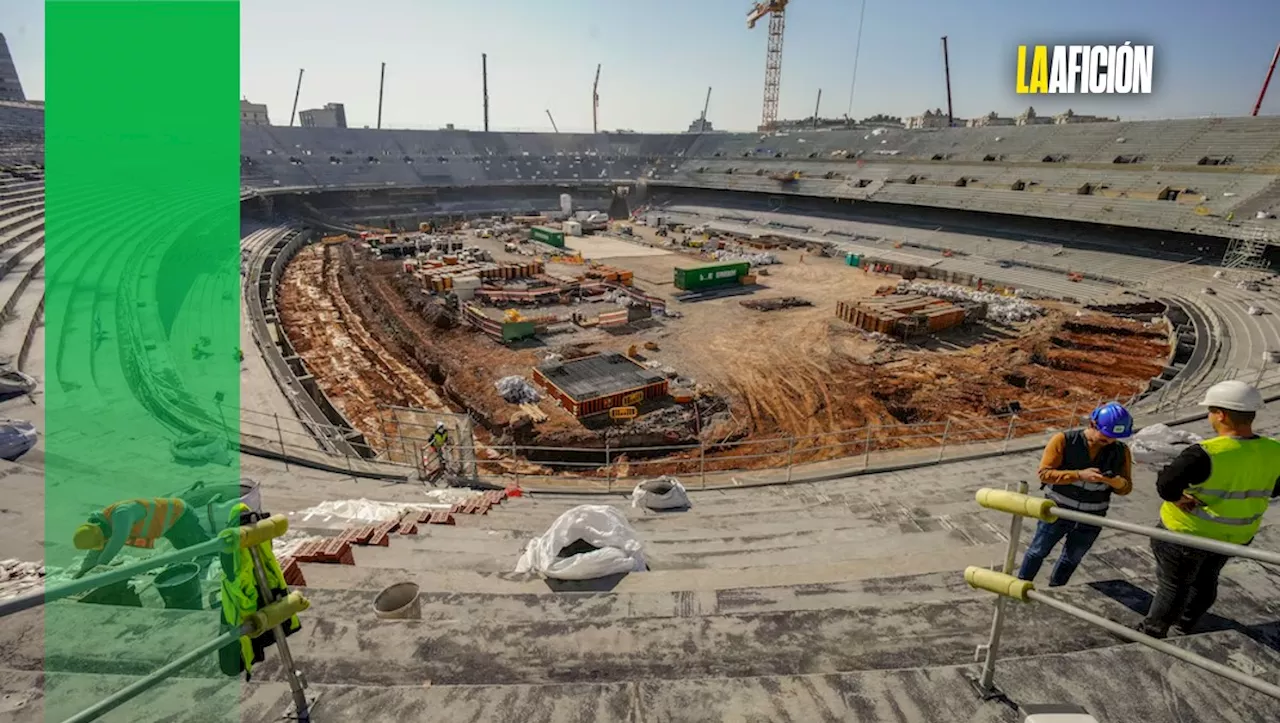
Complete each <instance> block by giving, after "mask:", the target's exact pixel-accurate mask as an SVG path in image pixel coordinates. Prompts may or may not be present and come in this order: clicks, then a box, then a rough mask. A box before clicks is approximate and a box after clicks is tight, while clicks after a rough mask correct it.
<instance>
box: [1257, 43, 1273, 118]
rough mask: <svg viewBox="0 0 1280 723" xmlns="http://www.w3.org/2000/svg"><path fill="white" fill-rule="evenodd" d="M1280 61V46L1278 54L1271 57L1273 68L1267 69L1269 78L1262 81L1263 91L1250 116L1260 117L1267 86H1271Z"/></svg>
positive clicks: (1259, 94)
mask: <svg viewBox="0 0 1280 723" xmlns="http://www.w3.org/2000/svg"><path fill="white" fill-rule="evenodd" d="M1277 61H1280V45H1277V46H1276V54H1275V55H1273V56H1271V67H1269V68H1267V77H1266V78H1264V79H1263V81H1262V91H1261V92H1259V93H1258V102H1257V103H1254V104H1253V112H1252V113H1250V114H1249V115H1255V116H1256V115H1258V109H1259V108H1261V107H1262V99H1263V98H1266V97H1267V86H1268V85H1271V75H1272V74H1273V73H1275V72H1276V62H1277Z"/></svg>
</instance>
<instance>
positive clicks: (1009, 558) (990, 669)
mask: <svg viewBox="0 0 1280 723" xmlns="http://www.w3.org/2000/svg"><path fill="white" fill-rule="evenodd" d="M1018 492H1019V493H1021V494H1024V495H1025V494H1026V493H1027V483H1026V481H1020V482H1018ZM1021 538H1022V515H1013V521H1012V522H1010V523H1009V547H1008V548H1006V549H1005V553H1004V566H1003V567H1002V568H1001V569H1000V571H1001V572H1003V573H1004V574H1006V575H1012V574H1013V563H1014V560H1015V559H1017V556H1018V545H1019V543H1020V542H1021ZM1005 602H1006V600H1005V596H1004V595H997V596H996V609H995V613H994V614H993V615H992V616H991V637H989V638H987V644H986V645H985V646H979V647H978V651H979V652H982V651H983V649H984V648H985V649H986V654H987V657H986V660H984V661H983V663H982V676H981V677H980V678H978V693H979V694H980V695H982V699H983V700H991V699H992V698H997V697H999V696H1000V691H999V690H997V689H996V688H995V687H994V686H992V684H991V681H992V679H993V678H994V677H995V674H996V658H997V657H998V656H999V655H1000V634H1001V633H1002V632H1003V631H1004V606H1005Z"/></svg>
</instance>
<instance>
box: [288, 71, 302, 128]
mask: <svg viewBox="0 0 1280 723" xmlns="http://www.w3.org/2000/svg"><path fill="white" fill-rule="evenodd" d="M304 70H305V68H298V87H297V88H295V89H294V91H293V110H292V111H291V112H290V113H289V127H290V128H292V127H293V119H294V118H295V117H296V116H297V115H298V96H300V95H302V72H303V71H304Z"/></svg>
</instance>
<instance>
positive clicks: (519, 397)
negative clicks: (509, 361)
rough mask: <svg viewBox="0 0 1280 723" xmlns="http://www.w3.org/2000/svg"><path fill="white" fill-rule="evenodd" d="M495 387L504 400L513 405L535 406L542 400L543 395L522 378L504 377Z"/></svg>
mask: <svg viewBox="0 0 1280 723" xmlns="http://www.w3.org/2000/svg"><path fill="white" fill-rule="evenodd" d="M493 386H494V387H496V388H497V390H498V394H500V395H502V398H503V399H505V400H507V401H508V402H510V403H512V404H534V403H537V402H539V401H541V400H542V393H541V392H539V391H538V390H537V389H534V387H533V385H532V384H530V383H529V382H527V381H525V378H524V377H521V376H509V377H503V378H501V379H499V380H498V381H497V382H495V383H494V385H493Z"/></svg>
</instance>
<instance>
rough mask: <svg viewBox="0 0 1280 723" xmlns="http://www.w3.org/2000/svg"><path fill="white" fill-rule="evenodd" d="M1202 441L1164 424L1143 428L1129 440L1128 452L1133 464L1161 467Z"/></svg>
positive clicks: (1196, 435)
mask: <svg viewBox="0 0 1280 723" xmlns="http://www.w3.org/2000/svg"><path fill="white" fill-rule="evenodd" d="M1202 441H1204V438H1202V437H1201V436H1200V435H1198V434H1194V433H1192V432H1188V431H1186V430H1182V429H1171V428H1169V426H1168V425H1165V424H1152V425H1151V426H1148V427H1143V428H1142V429H1139V430H1138V431H1137V432H1136V433H1134V435H1133V437H1131V438H1130V439H1129V452H1130V453H1131V454H1132V455H1133V461H1134V462H1141V463H1145V464H1150V465H1155V466H1158V467H1163V466H1164V465H1166V464H1169V463H1170V462H1172V461H1173V458H1174V457H1177V456H1178V455H1179V454H1181V453H1182V450H1184V449H1186V448H1187V447H1189V446H1191V445H1193V444H1199V443H1200V442H1202Z"/></svg>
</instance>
